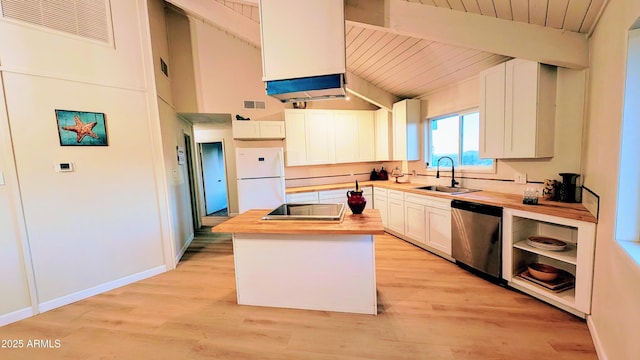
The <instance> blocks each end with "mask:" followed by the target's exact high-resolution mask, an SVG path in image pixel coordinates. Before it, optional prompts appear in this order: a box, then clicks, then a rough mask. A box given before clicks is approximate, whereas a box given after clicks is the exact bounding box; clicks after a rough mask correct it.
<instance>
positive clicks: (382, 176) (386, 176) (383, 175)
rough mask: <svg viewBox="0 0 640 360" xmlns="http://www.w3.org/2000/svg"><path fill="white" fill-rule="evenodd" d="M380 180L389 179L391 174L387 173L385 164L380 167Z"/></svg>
mask: <svg viewBox="0 0 640 360" xmlns="http://www.w3.org/2000/svg"><path fill="white" fill-rule="evenodd" d="M378 180H389V174H387V170H385V169H384V166H381V167H380V172H378Z"/></svg>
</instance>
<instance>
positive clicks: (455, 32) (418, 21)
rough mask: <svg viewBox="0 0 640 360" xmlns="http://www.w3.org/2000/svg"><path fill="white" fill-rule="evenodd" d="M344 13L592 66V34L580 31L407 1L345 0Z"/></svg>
mask: <svg viewBox="0 0 640 360" xmlns="http://www.w3.org/2000/svg"><path fill="white" fill-rule="evenodd" d="M381 12H383V13H384V16H382V17H381V16H380V15H379V14H380V13H381ZM345 14H346V16H347V20H348V21H353V22H358V23H362V25H363V26H364V25H367V24H368V25H369V26H372V25H373V26H375V27H381V28H382V29H386V30H387V31H391V32H394V33H397V34H402V35H406V36H412V37H417V38H421V39H428V40H431V41H437V42H442V43H446V44H450V45H455V46H460V47H465V48H470V49H475V50H480V51H486V52H490V53H494V54H499V55H505V56H510V57H515V58H522V59H528V60H533V61H538V62H541V63H545V64H550V65H556V66H562V67H567V68H572V69H584V68H587V67H588V66H589V42H588V39H587V37H586V35H584V34H580V33H577V32H572V31H565V30H559V29H554V28H550V27H544V26H539V25H534V24H528V23H523V22H518V21H510V20H503V19H498V18H493V17H489V16H483V15H478V14H473V13H467V12H463V11H455V10H451V9H445V8H439V7H435V6H428V5H422V4H417V3H413V2H408V1H403V0H372V1H371V2H369V1H362V0H360V1H359V0H346V7H345ZM366 14H377V15H375V16H371V15H366Z"/></svg>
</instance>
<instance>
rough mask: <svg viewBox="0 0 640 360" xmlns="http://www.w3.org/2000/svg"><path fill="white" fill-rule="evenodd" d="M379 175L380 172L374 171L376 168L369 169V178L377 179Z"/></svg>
mask: <svg viewBox="0 0 640 360" xmlns="http://www.w3.org/2000/svg"><path fill="white" fill-rule="evenodd" d="M379 177H380V174H378V172H377V171H376V168H373V170H372V171H371V175H369V180H378V179H379Z"/></svg>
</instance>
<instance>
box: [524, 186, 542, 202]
mask: <svg viewBox="0 0 640 360" xmlns="http://www.w3.org/2000/svg"><path fill="white" fill-rule="evenodd" d="M522 203H523V204H527V205H538V190H537V189H535V188H526V189H525V190H524V196H523V198H522Z"/></svg>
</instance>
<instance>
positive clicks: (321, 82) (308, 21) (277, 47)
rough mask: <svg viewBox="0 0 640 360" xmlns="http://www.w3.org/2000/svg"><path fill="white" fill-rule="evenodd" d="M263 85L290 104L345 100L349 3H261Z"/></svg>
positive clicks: (297, 0) (290, 0)
mask: <svg viewBox="0 0 640 360" xmlns="http://www.w3.org/2000/svg"><path fill="white" fill-rule="evenodd" d="M260 25H261V26H260V29H261V30H260V35H261V39H262V71H263V78H262V80H263V81H264V82H265V84H266V90H267V94H268V95H270V96H273V97H276V98H278V99H280V101H282V102H287V101H311V100H321V99H334V98H340V97H344V96H345V90H344V85H345V82H346V81H345V76H344V75H345V72H346V57H345V21H344V2H343V0H304V1H301V0H260Z"/></svg>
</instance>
